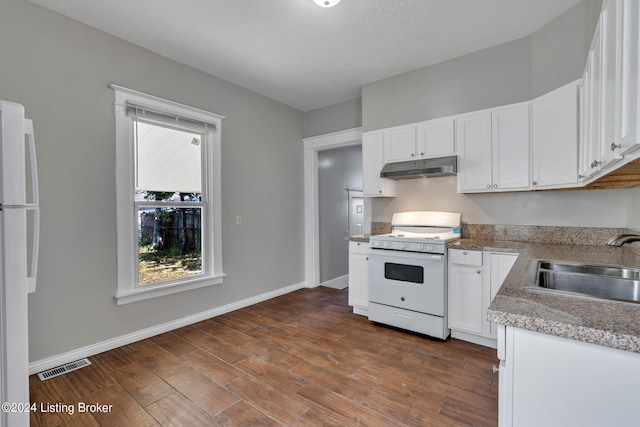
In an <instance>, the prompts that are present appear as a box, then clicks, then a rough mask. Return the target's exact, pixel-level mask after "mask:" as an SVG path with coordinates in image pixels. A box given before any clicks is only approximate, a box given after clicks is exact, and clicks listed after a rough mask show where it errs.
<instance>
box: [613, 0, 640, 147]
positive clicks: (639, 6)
mask: <svg viewBox="0 0 640 427" xmlns="http://www.w3.org/2000/svg"><path fill="white" fill-rule="evenodd" d="M616 3H618V4H617V15H618V23H619V26H620V29H619V31H618V32H617V34H618V37H619V42H618V45H619V46H618V47H619V49H618V53H619V58H618V61H617V63H618V65H619V67H620V72H619V74H618V78H617V79H616V101H615V104H616V106H617V107H618V108H617V109H616V114H615V124H616V134H615V140H616V145H619V147H615V148H616V149H618V150H619V152H620V154H621V155H624V154H627V153H631V152H632V151H634V150H636V149H638V148H640V141H639V140H638V120H639V119H640V108H639V104H640V86H639V85H638V78H639V77H640V66H639V61H640V56H639V55H638V46H639V45H640V3H639V2H638V0H621V1H618V2H616Z"/></svg>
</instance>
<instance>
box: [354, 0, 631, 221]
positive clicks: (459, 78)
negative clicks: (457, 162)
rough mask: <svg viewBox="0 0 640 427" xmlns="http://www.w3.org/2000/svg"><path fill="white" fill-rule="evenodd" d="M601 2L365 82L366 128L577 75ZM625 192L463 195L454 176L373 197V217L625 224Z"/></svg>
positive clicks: (475, 105)
mask: <svg viewBox="0 0 640 427" xmlns="http://www.w3.org/2000/svg"><path fill="white" fill-rule="evenodd" d="M601 3H602V2H601V0H586V1H584V2H581V3H579V4H577V5H576V6H574V7H572V8H571V9H569V10H568V11H567V12H565V13H564V14H562V15H561V16H559V17H558V18H556V19H555V20H553V21H552V22H550V23H549V24H547V25H546V26H544V27H543V28H541V29H540V30H538V31H537V32H536V33H534V34H532V35H531V36H530V37H526V38H523V39H520V40H515V41H512V42H509V43H505V44H502V45H499V46H495V47H492V48H488V49H485V50H482V51H479V52H475V53H472V54H469V55H465V56H462V57H459V58H455V59H452V60H450V61H446V62H443V63H441V64H436V65H433V66H430V67H426V68H422V69H420V70H416V71H413V72H410V73H407V74H403V75H400V76H395V77H392V78H389V79H386V80H381V81H378V82H374V83H371V84H368V85H366V86H364V87H363V90H362V108H363V130H365V131H368V130H375V129H380V128H384V127H389V126H394V125H400V124H403V123H411V122H417V121H421V120H427V119H431V118H436V117H442V116H446V115H451V114H458V113H464V112H469V111H474V110H479V109H483V108H490V107H495V106H500V105H506V104H509V103H513V102H518V101H525V100H530V99H532V98H533V97H535V96H538V95H540V94H542V93H545V92H547V91H549V90H552V89H555V88H557V87H559V86H561V85H563V84H565V83H567V82H570V81H573V80H575V79H578V78H580V77H581V75H582V72H583V70H584V65H585V60H586V54H587V51H588V48H589V45H590V41H591V37H592V36H593V31H594V29H595V25H596V22H597V17H598V14H599V11H600V7H601ZM627 194H628V192H627V190H598V191H560V192H523V193H506V194H479V195H463V194H458V193H457V190H456V182H455V178H435V179H418V180H404V181H398V183H397V197H396V198H393V199H373V200H372V202H371V219H372V220H373V221H382V222H388V221H390V220H391V215H392V214H393V212H397V211H403V210H423V209H424V210H430V209H434V210H451V211H456V212H461V213H462V215H463V221H466V222H472V223H473V222H475V223H485V224H534V225H578V226H602V227H624V226H626V224H627V222H628V218H627V216H628V214H627V203H628V202H629V200H628V198H627Z"/></svg>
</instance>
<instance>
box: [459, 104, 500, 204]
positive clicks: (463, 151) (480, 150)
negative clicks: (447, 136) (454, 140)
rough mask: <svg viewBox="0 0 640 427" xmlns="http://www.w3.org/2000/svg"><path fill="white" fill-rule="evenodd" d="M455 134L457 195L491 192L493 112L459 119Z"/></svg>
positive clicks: (467, 115) (466, 115)
mask: <svg viewBox="0 0 640 427" xmlns="http://www.w3.org/2000/svg"><path fill="white" fill-rule="evenodd" d="M456 134H457V136H458V192H461V193H462V192H465V191H482V190H485V191H486V190H489V189H491V188H492V184H493V183H492V180H491V112H481V113H471V114H465V115H462V116H458V118H457V119H456Z"/></svg>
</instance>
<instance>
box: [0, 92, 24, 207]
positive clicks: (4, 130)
mask: <svg viewBox="0 0 640 427" xmlns="http://www.w3.org/2000/svg"><path fill="white" fill-rule="evenodd" d="M25 162H26V159H25V119H24V107H23V106H22V105H20V104H15V103H13V102H6V101H0V204H2V205H3V206H24V205H25V204H26V203H27V200H26V163H25Z"/></svg>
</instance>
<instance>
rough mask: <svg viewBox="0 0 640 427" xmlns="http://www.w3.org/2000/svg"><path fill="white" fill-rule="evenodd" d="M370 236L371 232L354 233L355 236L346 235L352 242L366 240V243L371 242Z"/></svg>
mask: <svg viewBox="0 0 640 427" xmlns="http://www.w3.org/2000/svg"><path fill="white" fill-rule="evenodd" d="M369 237H371V235H370V234H357V235H354V236H347V237H345V239H346V240H348V241H350V242H365V243H369Z"/></svg>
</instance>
